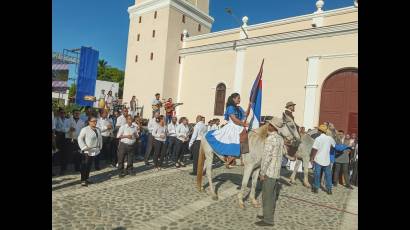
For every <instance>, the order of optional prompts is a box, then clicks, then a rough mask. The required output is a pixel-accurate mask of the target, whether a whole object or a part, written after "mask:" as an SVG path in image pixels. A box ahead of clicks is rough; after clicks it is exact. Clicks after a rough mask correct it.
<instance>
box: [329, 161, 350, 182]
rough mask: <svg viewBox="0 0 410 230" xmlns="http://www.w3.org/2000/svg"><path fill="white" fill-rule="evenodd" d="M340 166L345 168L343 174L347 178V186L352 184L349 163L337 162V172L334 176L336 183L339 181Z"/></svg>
mask: <svg viewBox="0 0 410 230" xmlns="http://www.w3.org/2000/svg"><path fill="white" fill-rule="evenodd" d="M340 168H342V170H343V176H344V178H345V183H346V186H350V178H349V163H337V162H335V174H334V177H333V181H334V183H335V184H336V185H337V184H338V183H339V174H340Z"/></svg>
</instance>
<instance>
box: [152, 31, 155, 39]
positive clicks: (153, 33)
mask: <svg viewBox="0 0 410 230" xmlns="http://www.w3.org/2000/svg"><path fill="white" fill-rule="evenodd" d="M152 37H153V38H155V30H153V31H152Z"/></svg>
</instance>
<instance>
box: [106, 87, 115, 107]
mask: <svg viewBox="0 0 410 230" xmlns="http://www.w3.org/2000/svg"><path fill="white" fill-rule="evenodd" d="M113 100H114V98H113V96H112V91H111V90H110V91H108V94H107V96H105V108H106V109H108V110H109V111H111V110H112V109H113V104H112V102H113Z"/></svg>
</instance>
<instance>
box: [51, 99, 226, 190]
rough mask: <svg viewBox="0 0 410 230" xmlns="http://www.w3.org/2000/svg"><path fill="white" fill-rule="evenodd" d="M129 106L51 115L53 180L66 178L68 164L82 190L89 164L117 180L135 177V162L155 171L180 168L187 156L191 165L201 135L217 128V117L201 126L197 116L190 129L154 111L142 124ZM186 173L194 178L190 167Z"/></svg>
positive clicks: (184, 120) (183, 122)
mask: <svg viewBox="0 0 410 230" xmlns="http://www.w3.org/2000/svg"><path fill="white" fill-rule="evenodd" d="M135 106H136V105H135V97H133V99H132V100H131V102H130V108H127V107H123V109H122V110H121V109H120V110H110V109H109V108H100V109H94V108H92V107H85V110H84V112H82V113H81V112H80V110H78V109H74V110H73V111H71V113H69V114H66V112H65V110H64V109H63V108H59V109H58V110H57V111H53V113H52V117H53V118H52V124H53V163H54V164H58V165H59V172H58V175H64V174H66V172H67V166H68V165H69V164H73V165H74V170H75V171H76V172H80V174H81V184H82V185H84V186H87V185H88V184H90V183H91V182H90V180H88V176H89V172H90V169H91V166H92V164H93V162H94V168H95V170H100V169H101V168H102V167H101V166H102V163H101V161H104V162H105V164H106V165H109V166H110V167H112V168H117V170H118V171H119V177H124V176H126V175H135V172H133V162H134V161H135V160H140V161H144V162H145V164H146V165H150V164H151V163H152V164H153V166H154V169H155V170H156V171H159V170H161V169H162V168H163V167H164V166H165V165H169V164H170V163H172V165H173V166H175V167H176V168H180V167H186V161H187V157H186V156H187V155H189V158H190V160H195V161H197V159H198V153H199V146H200V140H201V138H202V136H203V134H204V133H205V132H207V131H209V130H216V129H219V128H220V120H219V119H218V118H215V119H212V120H210V121H208V123H207V124H205V117H203V116H201V115H198V116H197V118H196V123H195V124H189V121H188V119H187V118H186V117H181V118H179V119H178V118H177V117H176V116H175V115H172V116H171V118H170V119H169V120H168V122H167V117H166V116H164V115H161V114H160V111H159V110H158V111H154V113H153V117H152V118H150V119H143V118H142V117H141V116H140V115H139V114H138V113H136V112H135ZM129 109H130V110H131V114H130V113H129ZM172 112H173V111H172ZM168 114H169V113H168ZM194 153H195V154H194ZM151 159H152V161H151ZM191 174H192V175H194V174H195V175H196V164H193V171H192V172H191ZM53 176H56V174H54V173H53Z"/></svg>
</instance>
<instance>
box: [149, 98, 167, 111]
mask: <svg viewBox="0 0 410 230" xmlns="http://www.w3.org/2000/svg"><path fill="white" fill-rule="evenodd" d="M163 103H165V99H162V102H159V104H156V105H152V110H158V109H160V108H161V107H162V104H163Z"/></svg>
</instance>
